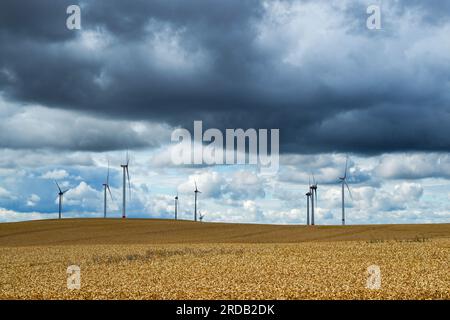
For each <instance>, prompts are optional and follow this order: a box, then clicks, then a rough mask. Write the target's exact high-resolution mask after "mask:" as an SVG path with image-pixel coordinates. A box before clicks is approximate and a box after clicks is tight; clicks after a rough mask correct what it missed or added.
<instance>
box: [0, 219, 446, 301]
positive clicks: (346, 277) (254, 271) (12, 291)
mask: <svg viewBox="0 0 450 320" xmlns="http://www.w3.org/2000/svg"><path fill="white" fill-rule="evenodd" d="M0 257H1V260H0V268H1V270H0V298H1V299H449V298H450V271H449V269H450V268H449V266H450V225H449V224H436V225H378V226H374V225H372V226H346V227H337V226H333V227H332V226H330V227H325V226H324V227H320V226H316V227H305V226H278V225H244V224H223V223H222V224H219V223H193V222H188V221H168V220H137V219H136V220H134V219H128V220H119V219H105V220H103V219H67V220H61V221H56V220H48V221H35V222H21V223H5V224H0ZM70 265H77V266H79V267H80V271H81V283H80V289H75V290H69V289H68V288H67V277H68V274H67V267H68V266H70ZM371 265H377V266H379V268H380V271H381V278H380V279H381V287H380V288H379V289H369V288H367V287H366V286H367V280H368V278H370V275H369V274H368V272H367V268H368V267H369V266H371Z"/></svg>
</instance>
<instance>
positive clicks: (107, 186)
mask: <svg viewBox="0 0 450 320" xmlns="http://www.w3.org/2000/svg"><path fill="white" fill-rule="evenodd" d="M106 188H107V189H108V191H109V195H110V196H111V200H112V201H114V198H113V196H112V193H111V189H110V188H109V185H106Z"/></svg>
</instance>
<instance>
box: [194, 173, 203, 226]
mask: <svg viewBox="0 0 450 320" xmlns="http://www.w3.org/2000/svg"><path fill="white" fill-rule="evenodd" d="M194 184H195V190H194V194H195V201H194V221H197V193H201V191H199V190H198V188H197V182H195V181H194Z"/></svg>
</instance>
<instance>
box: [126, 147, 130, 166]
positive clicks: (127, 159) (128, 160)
mask: <svg viewBox="0 0 450 320" xmlns="http://www.w3.org/2000/svg"><path fill="white" fill-rule="evenodd" d="M126 161H127V166H128V163H130V158H129V156H128V150H127V158H126Z"/></svg>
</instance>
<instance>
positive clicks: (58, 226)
mask: <svg viewBox="0 0 450 320" xmlns="http://www.w3.org/2000/svg"><path fill="white" fill-rule="evenodd" d="M449 237H450V224H422V225H420V224H416V225H360V226H345V227H342V226H314V227H311V226H309V227H306V226H301V225H258V224H234V223H233V224H231V223H195V222H192V221H173V220H157V219H154V220H153V219H152V220H149V219H126V220H122V219H63V220H41V221H28V222H18V223H2V224H0V246H3V247H8V246H13V247H15V246H42V245H78V244H176V243H178V244H183V243H186V244H187V243H192V244H195V243H205V244H207V243H299V242H315V241H321V242H322V241H332V242H334V241H352V240H356V241H382V240H412V239H417V238H426V239H430V238H449Z"/></svg>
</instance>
